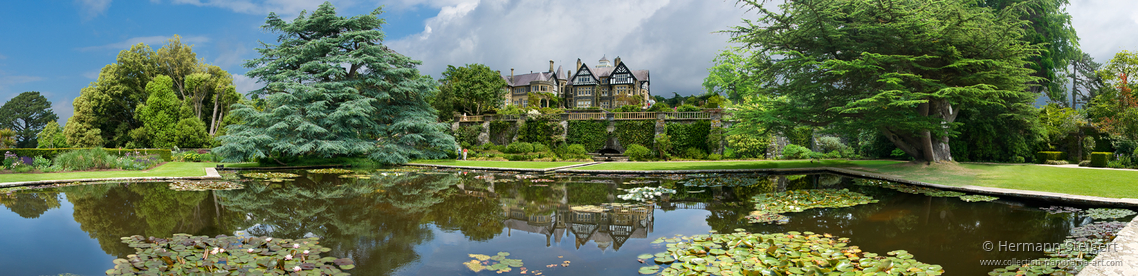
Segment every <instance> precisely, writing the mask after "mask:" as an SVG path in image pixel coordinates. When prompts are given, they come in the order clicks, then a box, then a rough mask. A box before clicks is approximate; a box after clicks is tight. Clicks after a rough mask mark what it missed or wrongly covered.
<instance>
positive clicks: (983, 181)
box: [853, 163, 1138, 198]
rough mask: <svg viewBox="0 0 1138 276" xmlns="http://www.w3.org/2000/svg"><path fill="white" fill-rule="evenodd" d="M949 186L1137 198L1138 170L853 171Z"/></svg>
mask: <svg viewBox="0 0 1138 276" xmlns="http://www.w3.org/2000/svg"><path fill="white" fill-rule="evenodd" d="M853 169H858V170H863V171H868V172H875V173H881V174H889V175H894V176H898V177H901V178H904V179H909V180H915V181H922V182H927V183H936V184H944V185H952V186H967V185H974V186H983V187H994V188H1007V189H1017V190H1031V191H1042V192H1055V193H1064V194H1073V195H1088V196H1101V197H1113V198H1138V171H1133V170H1100V169H1086V168H1062V167H1051V166H1040V165H1029V164H967V163H965V164H942V165H933V166H924V165H919V164H910V163H900V164H877V165H863V166H860V168H853Z"/></svg>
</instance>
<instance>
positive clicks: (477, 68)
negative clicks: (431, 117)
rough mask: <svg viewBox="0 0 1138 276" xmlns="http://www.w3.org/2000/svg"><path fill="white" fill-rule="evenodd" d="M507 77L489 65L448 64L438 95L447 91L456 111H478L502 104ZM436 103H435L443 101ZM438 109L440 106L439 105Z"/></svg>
mask: <svg viewBox="0 0 1138 276" xmlns="http://www.w3.org/2000/svg"><path fill="white" fill-rule="evenodd" d="M505 88H506V80H504V79H502V76H501V75H499V74H498V73H497V72H495V71H494V70H490V67H488V66H486V65H482V64H478V63H475V64H467V65H466V66H462V67H454V66H453V65H447V70H446V71H443V78H442V86H440V87H439V90H440V95H449V98H440V100H443V99H449V100H450V101H451V103H450V104H451V105H453V106H454V109H455V110H456V111H458V112H461V113H465V114H469V115H479V114H482V112H483V111H486V110H490V109H491V108H495V107H498V106H501V105H502V103H503V102H504V101H505V97H506V94H505V90H504V89H505ZM445 104H446V103H439V104H436V106H440V105H445ZM440 110H441V109H440Z"/></svg>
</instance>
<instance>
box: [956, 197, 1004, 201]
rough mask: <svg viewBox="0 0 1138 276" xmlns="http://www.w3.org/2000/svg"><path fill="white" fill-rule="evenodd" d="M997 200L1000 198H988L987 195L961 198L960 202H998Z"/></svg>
mask: <svg viewBox="0 0 1138 276" xmlns="http://www.w3.org/2000/svg"><path fill="white" fill-rule="evenodd" d="M997 199H1000V198H998V197H994V196H986V195H966V196H960V200H963V201H967V202H979V201H993V200H997Z"/></svg>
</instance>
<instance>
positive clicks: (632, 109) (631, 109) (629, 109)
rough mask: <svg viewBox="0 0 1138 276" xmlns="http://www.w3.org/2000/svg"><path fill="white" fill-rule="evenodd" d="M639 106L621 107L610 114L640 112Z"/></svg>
mask: <svg viewBox="0 0 1138 276" xmlns="http://www.w3.org/2000/svg"><path fill="white" fill-rule="evenodd" d="M642 111H644V110H642V109H641V108H640V106H639V105H622V106H620V107H618V108H615V109H613V110H612V112H642Z"/></svg>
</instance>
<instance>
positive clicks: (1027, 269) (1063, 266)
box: [988, 221, 1126, 275]
mask: <svg viewBox="0 0 1138 276" xmlns="http://www.w3.org/2000/svg"><path fill="white" fill-rule="evenodd" d="M1124 227H1126V223H1124V222H1117V221H1100V222H1095V223H1091V224H1087V225H1083V226H1079V227H1075V228H1074V229H1071V234H1070V235H1068V236H1067V239H1065V240H1063V243H1061V244H1059V245H1058V246H1056V247H1053V248H1051V247H1048V248H1044V253H1045V254H1047V256H1048V258H1042V259H1036V260H1032V261H1031V262H1028V263H1027V264H1023V265H1019V266H1007V267H1002V268H997V269H994V270H992V272H989V273H988V275H1076V274H1079V271H1082V270H1083V267H1084V266H1086V264H1087V262H1088V261H1090V260H1093V259H1094V258H1095V256H1098V254H1099V253H1100V252H1101V251H1103V250H1111V248H1110V247H1109V245H1108V244H1109V243H1110V241H1112V240H1114V238H1115V237H1116V236H1118V231H1122V228H1124Z"/></svg>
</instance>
